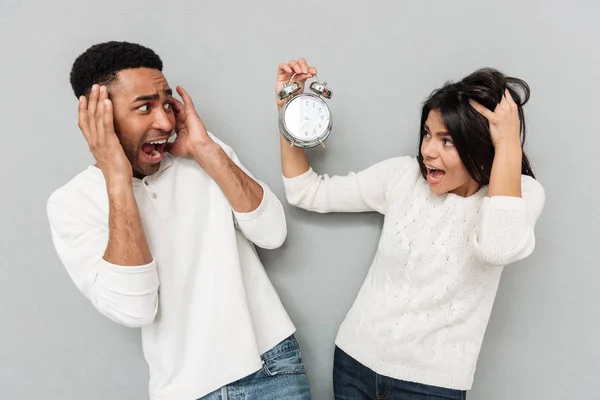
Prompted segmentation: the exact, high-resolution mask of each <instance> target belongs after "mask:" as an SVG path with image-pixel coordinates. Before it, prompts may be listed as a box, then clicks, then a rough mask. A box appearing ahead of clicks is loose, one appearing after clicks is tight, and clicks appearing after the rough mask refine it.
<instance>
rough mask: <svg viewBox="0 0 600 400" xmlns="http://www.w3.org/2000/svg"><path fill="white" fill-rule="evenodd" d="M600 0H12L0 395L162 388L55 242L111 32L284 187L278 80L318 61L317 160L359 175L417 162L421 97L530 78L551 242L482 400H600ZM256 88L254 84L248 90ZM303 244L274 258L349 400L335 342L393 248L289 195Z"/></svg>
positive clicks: (370, 224)
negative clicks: (321, 136)
mask: <svg viewBox="0 0 600 400" xmlns="http://www.w3.org/2000/svg"><path fill="white" fill-rule="evenodd" d="M599 13H600V3H598V2H595V1H569V2H567V1H533V0H529V1H512V0H509V1H501V2H486V1H475V0H473V1H460V2H441V1H439V2H434V1H418V2H416V1H413V2H408V1H385V2H384V1H381V2H375V1H372V2H369V3H367V2H358V1H357V2H355V3H352V2H349V1H336V2H330V1H315V0H306V1H303V2H283V1H275V0H254V1H247V2H242V1H238V2H226V1H222V2H216V1H210V2H209V1H194V2H192V1H190V2H188V3H187V4H184V3H177V2H174V1H165V2H159V1H149V0H146V1H139V0H136V1H115V0H104V1H101V2H99V1H96V2H89V1H88V2H82V1H74V0H71V1H66V0H62V1H60V2H43V1H40V0H36V1H28V2H19V1H17V0H1V1H0V55H1V61H0V70H1V73H0V89H1V91H2V94H1V96H0V114H1V116H2V118H1V120H0V121H1V127H2V134H3V138H4V141H3V146H2V153H1V161H0V163H1V165H2V168H1V171H0V174H1V179H2V190H1V192H0V201H1V202H0V216H1V227H0V229H1V231H0V252H1V254H2V261H1V262H0V264H1V269H0V271H1V274H2V275H1V279H0V321H1V322H0V398H2V399H11V400H21V399H37V398H43V399H48V400H51V399H56V400H58V399H61V400H69V399H86V400H95V399H98V400H100V399H102V400H105V399H115V400H117V399H129V400H136V399H144V398H147V394H146V393H147V380H148V376H147V368H146V366H145V363H144V361H143V358H142V352H141V347H140V340H139V331H138V330H129V329H127V328H123V327H120V326H117V325H116V324H113V323H112V322H110V321H109V320H107V319H105V318H103V317H101V316H100V315H99V314H98V313H96V312H95V311H94V310H93V308H92V306H91V305H90V304H88V302H87V301H86V300H85V299H84V297H83V296H82V295H80V293H79V292H78V291H77V290H76V289H75V287H74V285H73V284H72V283H71V281H70V280H69V278H68V276H67V274H66V272H65V270H64V268H63V267H62V266H61V264H60V263H59V261H58V258H57V256H56V254H55V252H54V249H53V247H52V244H51V240H50V232H49V228H48V224H47V220H46V214H45V203H46V200H47V198H48V196H49V194H50V193H51V191H52V190H54V189H55V188H57V187H58V186H59V185H62V184H63V183H64V182H66V181H67V180H69V179H70V178H71V177H72V176H74V175H75V174H76V173H78V172H79V171H80V170H82V169H83V168H84V167H85V166H86V165H88V164H89V163H91V162H92V158H91V155H90V153H89V152H88V150H87V146H86V144H85V142H84V140H83V137H82V136H81V134H80V133H79V130H78V128H77V120H76V117H77V115H76V108H77V102H76V99H75V97H74V96H73V94H72V93H71V91H70V87H69V83H68V74H69V69H70V66H71V63H72V62H73V60H74V59H75V57H76V56H77V55H78V54H80V53H81V52H82V51H83V50H84V49H85V48H87V47H88V46H90V45H91V44H93V43H96V42H100V41H105V40H114V39H116V40H129V41H137V42H140V43H143V44H145V45H147V46H150V47H152V48H154V49H155V50H156V51H157V52H158V53H159V54H160V55H161V56H162V58H163V60H164V62H165V74H166V76H167V78H168V79H169V81H170V83H171V85H172V86H174V85H176V84H183V85H185V86H186V87H187V89H188V91H189V92H190V93H191V94H192V96H193V98H194V100H195V103H196V105H197V109H198V110H199V113H200V115H201V116H202V117H203V119H204V120H205V122H206V124H207V125H208V127H209V129H211V130H212V131H213V132H214V133H216V134H217V135H219V136H220V137H221V138H222V139H223V140H225V141H226V142H227V143H229V144H230V145H232V146H233V147H234V148H235V149H236V150H237V152H238V154H240V156H241V158H242V160H243V161H244V162H245V164H246V165H247V166H248V167H249V168H250V169H251V170H252V171H253V172H254V173H255V174H256V175H257V176H259V177H260V178H262V179H263V180H265V181H266V182H268V183H269V184H270V185H271V186H272V188H273V190H274V191H275V193H276V194H277V195H279V196H280V198H281V199H283V187H282V183H281V180H280V166H279V148H278V130H277V113H276V108H275V105H274V93H273V88H274V77H275V71H276V66H277V64H278V63H279V62H281V61H287V60H289V59H290V58H297V57H300V56H304V57H307V58H308V60H309V62H311V63H312V64H315V65H316V66H317V67H318V68H319V71H320V77H321V78H323V79H326V80H328V81H329V82H330V85H331V87H332V89H333V91H334V98H333V100H332V101H331V103H330V104H331V106H332V109H333V112H334V116H335V121H336V125H335V127H334V132H333V134H332V136H331V138H330V141H329V142H328V143H329V146H328V148H327V149H325V150H324V151H323V150H318V149H317V150H313V151H311V152H310V158H311V160H312V164H313V166H314V167H315V168H316V169H317V170H319V171H321V172H327V173H329V174H336V173H337V174H339V173H347V172H348V171H350V170H358V169H362V168H364V167H367V166H369V165H371V164H372V163H375V162H377V161H379V160H382V159H384V158H386V157H391V156H396V155H403V154H415V152H416V139H417V127H418V119H419V104H420V102H421V101H422V100H423V99H424V98H425V97H426V96H427V95H428V93H429V92H430V91H431V90H432V89H434V88H436V87H438V86H439V85H441V84H442V83H443V82H444V81H446V80H448V79H459V78H461V77H462V76H464V75H466V74H468V73H470V72H471V71H472V70H474V69H475V68H478V67H481V66H494V67H497V68H499V69H501V70H504V71H505V72H507V73H509V74H512V75H516V76H518V77H521V78H523V79H525V80H526V81H528V82H529V83H530V85H531V88H532V99H531V103H530V104H528V105H527V107H526V114H527V116H528V122H529V129H530V131H529V132H530V136H529V139H528V140H529V142H528V151H529V155H530V156H531V159H532V161H533V166H534V168H535V171H536V173H537V174H538V178H539V180H540V181H541V182H542V184H543V185H544V186H545V188H546V191H547V203H546V208H545V210H544V212H543V214H542V217H541V219H540V220H539V224H538V227H537V234H538V235H537V237H538V244H537V249H536V252H535V253H534V255H533V256H531V257H530V258H529V259H527V260H525V261H523V262H520V263H518V264H517V265H513V266H510V267H508V268H507V269H506V270H505V273H504V276H503V280H502V283H501V286H500V290H499V293H498V296H497V300H496V304H495V307H494V311H493V316H492V319H491V322H490V325H489V328H488V331H487V334H486V338H485V341H484V345H483V350H482V353H481V357H480V361H479V365H478V371H477V375H476V379H475V386H474V388H473V390H472V391H471V392H470V393H469V398H470V399H485V400H500V399H502V400H504V399H513V400H519V399H528V400H536V399H577V398H578V399H584V398H585V399H590V398H596V397H597V396H598V394H597V388H596V386H597V379H598V376H600V341H599V340H598V338H600V312H599V309H600V291H599V290H598V286H600V271H599V268H598V265H599V262H598V253H597V250H596V249H597V246H598V245H597V241H598V238H600V235H599V228H598V227H599V225H600V216H599V211H598V210H599V208H600V207H599V202H598V197H599V196H600V189H599V188H598V172H597V170H598V162H599V161H598V158H597V155H598V150H599V145H600V140H599V139H598V135H597V133H598V124H597V120H596V118H595V117H596V116H597V115H598V108H599V106H600V101H599V100H598V99H599V97H598V89H600V88H599V85H598V83H599V82H600V80H599V77H600V53H599V52H598V47H597V46H598V41H599V39H600V25H599V24H597V18H598V15H599ZM239 88H243V89H244V91H243V92H241V93H239V95H236V96H232V95H231V93H232V92H233V91H235V90H239ZM286 211H287V216H288V225H289V236H288V240H287V242H286V244H285V246H284V247H283V248H281V249H278V250H275V251H269V252H262V257H263V260H264V262H265V265H266V268H267V270H268V272H269V275H270V276H271V279H272V280H273V282H274V284H275V285H276V287H277V289H278V291H279V293H280V295H281V297H282V299H283V301H284V303H285V305H286V307H287V309H288V311H289V313H290V314H291V316H292V318H293V320H294V321H295V323H296V324H297V326H298V328H299V331H298V338H299V340H300V342H301V343H302V345H303V353H304V356H305V361H306V364H307V366H308V371H309V377H310V380H311V383H312V388H313V395H314V397H315V398H316V399H318V400H321V399H332V397H333V396H332V390H331V368H332V353H333V340H334V337H335V334H336V332H337V328H338V326H339V323H340V322H341V321H342V319H343V317H344V315H345V313H346V312H347V310H348V308H349V307H350V305H351V303H352V301H353V299H354V297H355V295H356V293H357V291H358V288H359V286H360V284H361V282H362V280H363V278H364V276H365V274H366V271H367V268H368V266H369V264H370V261H371V258H372V256H373V254H374V251H375V246H376V242H377V240H378V236H379V231H380V228H381V224H382V219H381V218H380V217H379V216H377V215H366V214H365V215H326V216H320V215H312V214H309V213H306V212H303V211H300V210H297V209H292V208H290V207H289V206H287V205H286Z"/></svg>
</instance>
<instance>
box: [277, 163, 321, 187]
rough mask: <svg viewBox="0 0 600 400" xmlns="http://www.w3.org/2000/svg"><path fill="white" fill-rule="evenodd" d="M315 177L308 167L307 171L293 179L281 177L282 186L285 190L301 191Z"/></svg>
mask: <svg viewBox="0 0 600 400" xmlns="http://www.w3.org/2000/svg"><path fill="white" fill-rule="evenodd" d="M315 175H316V173H315V171H313V169H312V168H311V167H308V170H307V171H306V172H304V173H302V174H300V175H298V176H295V177H293V178H286V177H285V176H283V175H282V176H281V177H282V178H283V186H284V188H285V189H291V190H296V189H301V188H304V187H306V185H307V184H308V183H309V182H310V180H311V179H313V177H314V176H315Z"/></svg>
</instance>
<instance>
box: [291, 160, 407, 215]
mask: <svg viewBox="0 0 600 400" xmlns="http://www.w3.org/2000/svg"><path fill="white" fill-rule="evenodd" d="M415 165H416V164H415V160H414V159H413V158H411V157H397V158H390V159H387V160H385V161H382V162H379V163H377V164H375V165H373V166H371V167H369V168H367V169H365V170H363V171H360V172H358V173H354V172H351V173H349V174H348V175H346V176H331V177H330V176H328V175H318V174H317V173H316V172H315V171H313V170H312V168H309V170H308V171H306V172H305V173H304V174H302V175H299V176H297V177H294V178H286V177H283V183H284V186H285V194H286V197H287V201H288V203H290V204H291V205H293V206H296V207H300V208H303V209H305V210H309V211H314V212H318V213H328V212H365V211H376V212H378V213H381V214H385V209H386V206H387V201H388V197H389V189H390V187H391V186H392V184H393V182H394V181H395V180H396V178H398V177H399V176H402V175H403V174H404V173H406V172H407V171H408V170H409V169H410V168H411V166H412V167H414V166H415Z"/></svg>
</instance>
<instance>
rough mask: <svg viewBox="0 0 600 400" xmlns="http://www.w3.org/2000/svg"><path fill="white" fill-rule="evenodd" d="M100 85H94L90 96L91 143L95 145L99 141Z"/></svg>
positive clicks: (88, 108) (88, 113) (88, 114)
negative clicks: (97, 125) (97, 121)
mask: <svg viewBox="0 0 600 400" xmlns="http://www.w3.org/2000/svg"><path fill="white" fill-rule="evenodd" d="M98 89H99V87H98V85H96V84H94V85H92V90H91V91H90V95H89V98H88V105H87V117H88V118H87V120H88V126H89V131H90V145H91V146H94V145H95V143H96V141H97V133H96V106H97V105H98Z"/></svg>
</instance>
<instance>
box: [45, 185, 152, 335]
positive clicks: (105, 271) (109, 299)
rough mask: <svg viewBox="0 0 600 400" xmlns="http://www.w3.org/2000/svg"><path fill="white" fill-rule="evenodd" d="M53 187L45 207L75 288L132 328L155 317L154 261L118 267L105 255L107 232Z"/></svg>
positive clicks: (56, 246) (53, 235) (120, 322)
mask: <svg viewBox="0 0 600 400" xmlns="http://www.w3.org/2000/svg"><path fill="white" fill-rule="evenodd" d="M74 197H75V195H74V196H69V197H68V198H69V200H67V196H65V194H64V193H63V195H58V193H57V192H55V193H54V194H53V195H52V196H51V197H50V199H49V200H48V205H47V212H48V219H49V222H50V230H51V233H52V240H53V242H54V247H55V248H56V252H57V253H58V256H59V258H60V260H61V262H62V263H63V265H64V266H65V268H66V270H67V272H68V274H69V276H70V277H71V279H72V280H73V282H74V283H75V285H76V286H77V288H78V289H79V290H80V291H81V292H82V293H83V294H84V295H85V296H86V297H87V298H88V299H89V300H90V301H91V303H92V304H93V305H94V307H95V308H96V309H97V310H98V311H99V312H100V313H101V314H103V315H104V316H106V317H108V318H110V319H111V320H113V321H114V322H116V323H118V324H121V325H125V326H128V327H132V328H136V327H142V326H144V325H148V324H150V323H152V322H153V321H154V317H155V315H156V311H157V307H158V285H159V281H158V274H157V271H156V262H155V261H154V260H153V261H152V262H151V263H150V264H147V265H140V266H119V265H114V264H111V263H109V262H107V261H106V260H104V259H103V255H104V252H105V250H106V246H107V244H108V231H107V230H106V228H105V227H102V226H93V225H92V224H91V223H88V222H84V221H83V219H82V218H81V214H82V213H83V212H84V211H83V210H84V206H82V205H75V204H73V198H74Z"/></svg>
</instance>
